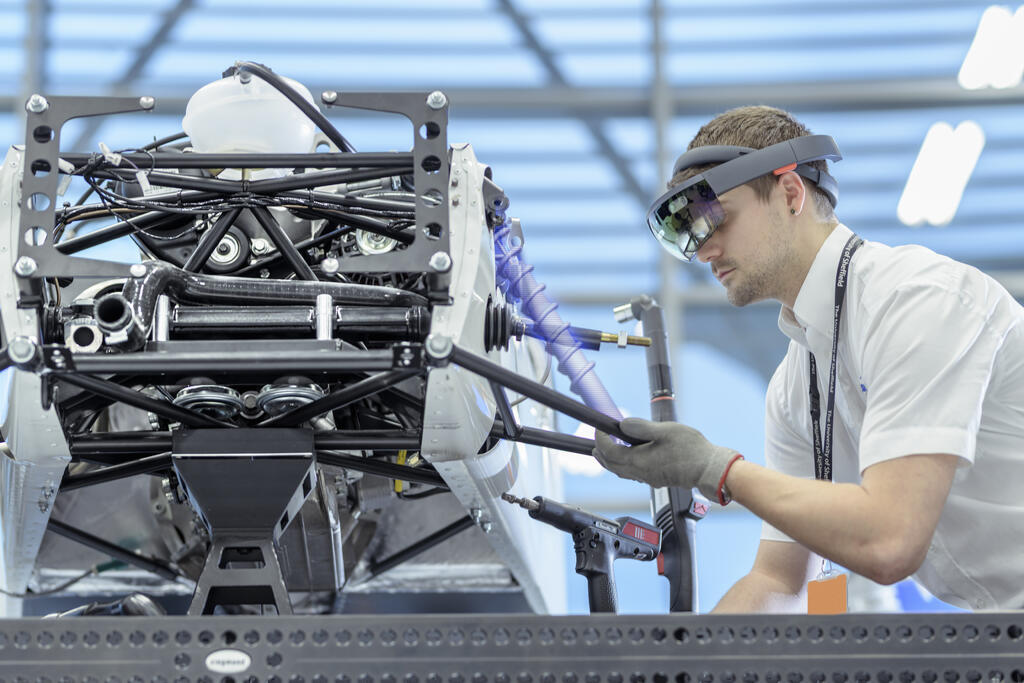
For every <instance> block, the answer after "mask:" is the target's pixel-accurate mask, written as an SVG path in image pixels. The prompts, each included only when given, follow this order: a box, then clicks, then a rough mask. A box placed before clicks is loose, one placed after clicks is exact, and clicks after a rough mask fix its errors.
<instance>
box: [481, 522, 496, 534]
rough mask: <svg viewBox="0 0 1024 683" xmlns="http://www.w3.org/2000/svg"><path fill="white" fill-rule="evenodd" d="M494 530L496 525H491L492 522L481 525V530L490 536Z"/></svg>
mask: <svg viewBox="0 0 1024 683" xmlns="http://www.w3.org/2000/svg"><path fill="white" fill-rule="evenodd" d="M493 528H494V525H493V524H491V523H490V522H487V521H484V522H481V523H480V529H481V530H482V531H483V532H484V533H485V534H489V533H491V529H493Z"/></svg>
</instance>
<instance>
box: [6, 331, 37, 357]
mask: <svg viewBox="0 0 1024 683" xmlns="http://www.w3.org/2000/svg"><path fill="white" fill-rule="evenodd" d="M35 355H36V343H35V341H34V340H32V339H29V338H28V337H26V336H24V335H19V336H17V337H15V338H14V339H12V340H11V343H10V344H8V345H7V356H8V358H10V359H11V360H12V361H14V362H15V363H27V362H29V361H30V360H32V359H33V358H34V357H35Z"/></svg>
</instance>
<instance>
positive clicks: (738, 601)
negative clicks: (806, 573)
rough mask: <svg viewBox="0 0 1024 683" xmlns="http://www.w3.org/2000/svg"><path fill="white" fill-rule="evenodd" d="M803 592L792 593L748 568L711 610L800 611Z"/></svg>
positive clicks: (726, 611) (804, 608) (721, 612)
mask: <svg viewBox="0 0 1024 683" xmlns="http://www.w3.org/2000/svg"><path fill="white" fill-rule="evenodd" d="M806 609H807V597H806V592H805V591H803V590H801V592H800V593H798V594H797V593H793V592H792V591H791V590H790V589H789V588H788V587H787V586H786V585H785V584H784V583H782V582H781V581H778V580H775V579H773V578H772V577H770V576H767V575H765V574H761V573H759V572H757V571H752V572H750V573H749V574H747V575H746V576H744V577H743V578H742V579H740V580H739V581H737V582H736V583H735V585H733V587H732V588H730V589H729V591H728V592H727V593H726V594H725V595H724V596H722V599H721V600H719V602H718V604H717V605H715V609H713V610H712V613H715V614H751V613H755V612H776V613H777V612H803V611H805V610H806Z"/></svg>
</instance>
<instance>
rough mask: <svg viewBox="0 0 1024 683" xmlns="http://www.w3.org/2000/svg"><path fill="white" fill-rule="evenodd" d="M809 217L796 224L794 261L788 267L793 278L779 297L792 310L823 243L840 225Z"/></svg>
mask: <svg viewBox="0 0 1024 683" xmlns="http://www.w3.org/2000/svg"><path fill="white" fill-rule="evenodd" d="M807 218H808V222H807V223H805V224H803V225H799V224H798V226H796V227H797V230H796V235H795V237H794V239H793V252H792V253H793V261H792V263H791V264H790V268H788V269H787V270H789V272H790V273H792V274H793V278H792V280H790V281H789V283H788V284H787V285H786V286H785V287H784V288H783V292H782V294H781V296H780V297H779V302H780V303H782V305H783V306H785V307H786V308H788V309H790V310H792V309H793V306H794V305H795V304H796V297H797V296H798V295H799V294H800V290H801V289H802V288H803V286H804V280H806V279H807V273H808V272H810V270H811V264H812V263H814V259H815V257H817V255H818V252H819V251H821V245H823V244H824V243H825V240H826V239H828V236H829V235H831V234H832V231H833V230H835V228H836V226H838V225H839V223H838V222H835V221H832V222H828V223H820V222H818V221H816V220H813V219H811V218H810V217H809V216H808V217H807Z"/></svg>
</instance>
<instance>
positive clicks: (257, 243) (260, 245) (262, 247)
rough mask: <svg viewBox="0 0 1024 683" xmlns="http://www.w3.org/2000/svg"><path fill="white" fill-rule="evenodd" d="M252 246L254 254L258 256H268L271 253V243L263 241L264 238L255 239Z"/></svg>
mask: <svg viewBox="0 0 1024 683" xmlns="http://www.w3.org/2000/svg"><path fill="white" fill-rule="evenodd" d="M250 246H251V248H252V253H254V254H256V255H257V256H262V255H263V254H266V253H267V252H268V251H270V242H268V241H267V240H265V239H263V238H262V237H257V238H256V239H254V240H253V241H252V244H251V245H250Z"/></svg>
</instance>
